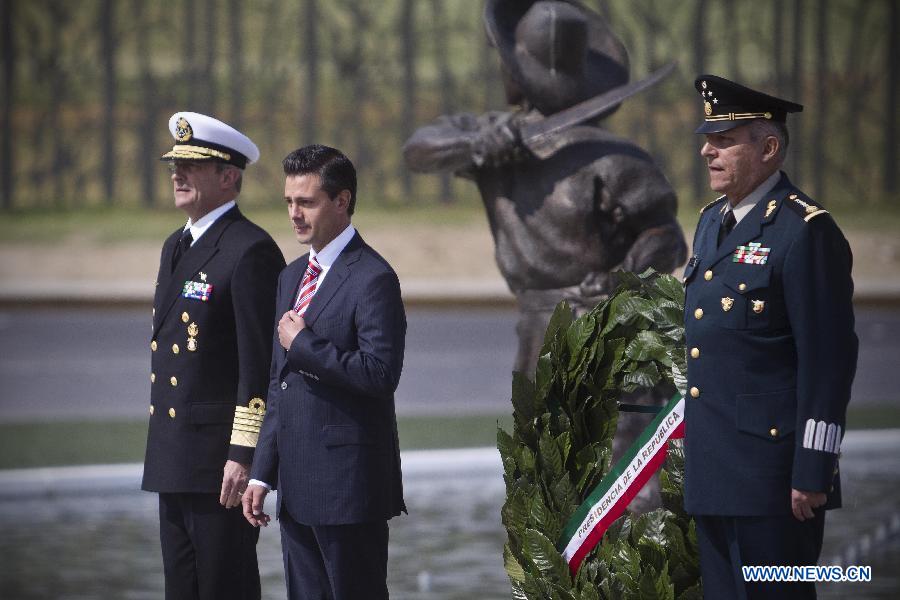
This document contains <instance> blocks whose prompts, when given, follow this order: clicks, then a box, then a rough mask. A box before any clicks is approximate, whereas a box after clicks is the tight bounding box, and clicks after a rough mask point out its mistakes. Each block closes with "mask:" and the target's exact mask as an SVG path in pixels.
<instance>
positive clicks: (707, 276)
mask: <svg viewBox="0 0 900 600" xmlns="http://www.w3.org/2000/svg"><path fill="white" fill-rule="evenodd" d="M712 278H713V272H712V271H707V272H706V273H704V274H703V279H705V280H707V281H711V280H712Z"/></svg>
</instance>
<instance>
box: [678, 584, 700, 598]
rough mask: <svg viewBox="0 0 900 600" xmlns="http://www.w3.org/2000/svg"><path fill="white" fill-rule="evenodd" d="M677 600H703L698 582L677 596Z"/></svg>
mask: <svg viewBox="0 0 900 600" xmlns="http://www.w3.org/2000/svg"><path fill="white" fill-rule="evenodd" d="M678 600H703V587H702V586H701V585H700V582H699V581H698V582H697V583H695V584H694V585H692V586H691V587H689V588H688V589H686V590H684V591H683V592H681V593H680V594H678Z"/></svg>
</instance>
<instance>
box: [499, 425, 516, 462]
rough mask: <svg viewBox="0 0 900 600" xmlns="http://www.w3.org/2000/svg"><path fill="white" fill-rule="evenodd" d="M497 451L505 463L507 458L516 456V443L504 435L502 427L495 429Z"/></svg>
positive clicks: (507, 435)
mask: <svg viewBox="0 0 900 600" xmlns="http://www.w3.org/2000/svg"><path fill="white" fill-rule="evenodd" d="M497 449H498V450H499V451H500V457H501V458H502V459H503V460H504V461H505V460H506V459H507V458H514V457H515V455H516V443H515V442H514V441H513V439H512V436H511V435H509V434H508V433H506V431H505V430H504V429H503V428H502V427H499V426H498V427H497Z"/></svg>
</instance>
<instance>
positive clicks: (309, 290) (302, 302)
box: [294, 257, 322, 317]
mask: <svg viewBox="0 0 900 600" xmlns="http://www.w3.org/2000/svg"><path fill="white" fill-rule="evenodd" d="M321 272H322V267H321V266H320V265H319V261H317V260H316V259H315V257H313V258H311V259H309V265H308V266H307V267H306V273H304V274H303V281H301V282H300V293H299V294H297V303H296V304H295V305H294V311H295V312H296V313H297V314H299V315H300V316H301V317H302V316H303V313H305V312H306V309H307V307H309V302H310V300H312V297H313V295H315V293H316V282H318V281H319V273H321Z"/></svg>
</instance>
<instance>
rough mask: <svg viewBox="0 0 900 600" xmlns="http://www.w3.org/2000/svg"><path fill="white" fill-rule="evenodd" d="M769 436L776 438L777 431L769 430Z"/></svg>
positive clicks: (774, 429)
mask: <svg viewBox="0 0 900 600" xmlns="http://www.w3.org/2000/svg"><path fill="white" fill-rule="evenodd" d="M769 435H771V436H772V437H778V429H777V428H775V427H773V428H772V429H770V430H769Z"/></svg>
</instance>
